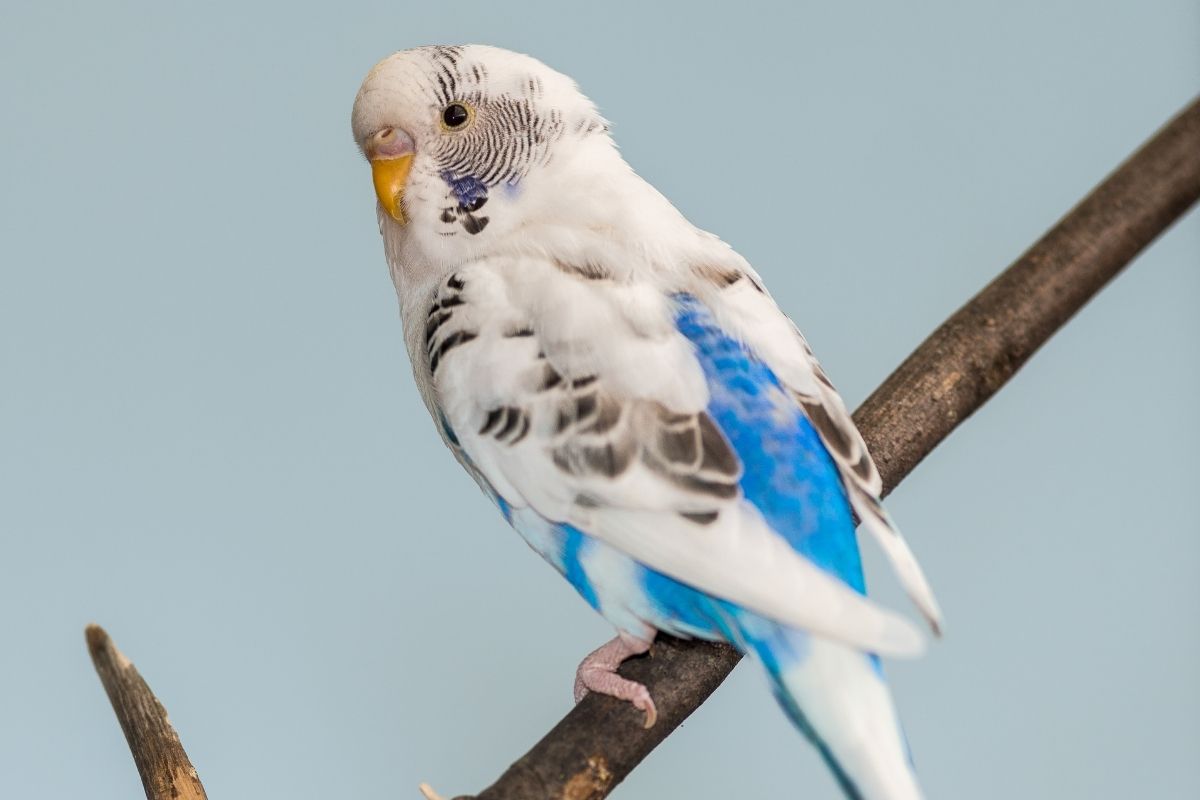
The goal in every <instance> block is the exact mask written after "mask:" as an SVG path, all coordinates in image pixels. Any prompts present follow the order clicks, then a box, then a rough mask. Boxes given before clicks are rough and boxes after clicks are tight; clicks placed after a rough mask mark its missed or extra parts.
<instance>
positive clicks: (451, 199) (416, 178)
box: [352, 45, 631, 264]
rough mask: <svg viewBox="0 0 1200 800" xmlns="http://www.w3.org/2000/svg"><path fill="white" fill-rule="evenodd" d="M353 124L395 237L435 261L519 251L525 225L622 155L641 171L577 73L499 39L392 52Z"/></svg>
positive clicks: (373, 77)
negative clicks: (515, 241) (516, 237)
mask: <svg viewBox="0 0 1200 800" xmlns="http://www.w3.org/2000/svg"><path fill="white" fill-rule="evenodd" d="M352 123H353V129H354V138H355V141H356V142H357V143H358V145H359V147H360V148H362V151H363V154H364V155H365V156H366V157H367V158H368V160H370V162H371V169H372V173H373V177H374V182H375V191H376V194H377V196H378V198H379V204H380V209H381V215H380V216H381V226H382V229H383V233H384V237H385V239H396V240H399V241H401V242H403V245H404V248H403V249H404V250H405V251H407V252H410V253H411V252H413V247H414V245H415V247H416V250H417V252H419V253H420V256H421V257H422V258H423V259H425V260H427V261H430V262H436V263H441V264H454V263H460V262H461V261H463V260H465V259H467V258H471V257H477V256H481V255H489V254H491V253H493V252H499V251H501V250H510V249H511V244H512V242H511V239H512V234H513V233H514V232H516V231H526V232H527V230H528V226H529V223H530V220H533V219H537V220H539V221H541V222H545V221H547V220H549V219H553V218H555V217H556V216H558V215H559V214H561V212H562V211H563V207H564V205H565V204H564V202H563V201H564V198H565V197H569V196H571V195H573V194H577V193H580V192H586V191H587V190H588V184H589V182H590V178H594V177H595V176H596V175H598V174H604V173H612V172H613V170H612V167H613V162H614V161H615V162H616V163H618V164H620V165H621V168H620V169H618V170H616V172H617V173H618V174H620V173H623V174H626V175H629V174H631V173H629V170H628V168H627V167H624V162H622V161H621V160H620V157H619V156H618V155H617V154H616V150H615V148H614V147H613V145H612V140H611V138H610V137H609V134H608V124H607V123H606V122H605V121H604V119H603V118H602V117H601V116H600V115H599V113H598V112H597V110H596V107H595V105H593V104H592V102H591V101H590V100H588V99H587V98H586V97H585V96H584V95H583V94H582V93H581V92H580V91H579V89H578V88H577V87H576V85H575V83H574V82H573V81H572V80H571V79H570V78H568V77H567V76H565V75H563V74H561V73H559V72H556V71H554V70H552V69H550V68H549V67H547V66H546V65H545V64H542V63H541V62H539V61H537V60H536V59H533V58H531V57H529V56H525V55H521V54H519V53H513V52H509V51H507V50H501V49H499V48H495V47H487V46H483V45H465V46H461V47H442V46H436V47H420V48H416V49H413V50H404V51H401V52H399V53H396V54H394V55H392V56H389V57H388V58H386V59H384V60H383V61H381V62H379V64H377V65H376V66H375V67H374V68H373V69H372V70H371V72H370V74H368V75H367V77H366V80H364V81H363V84H362V88H361V89H360V90H359V92H358V97H357V98H356V99H355V102H354V112H353V116H352ZM564 180H565V181H566V183H565V184H564Z"/></svg>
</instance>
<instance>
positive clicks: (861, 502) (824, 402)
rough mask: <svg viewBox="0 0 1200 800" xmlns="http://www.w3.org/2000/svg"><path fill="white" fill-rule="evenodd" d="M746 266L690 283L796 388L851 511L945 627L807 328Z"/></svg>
mask: <svg viewBox="0 0 1200 800" xmlns="http://www.w3.org/2000/svg"><path fill="white" fill-rule="evenodd" d="M744 270H745V271H744V273H743V278H744V279H743V280H736V279H731V276H732V274H734V270H733V268H728V269H726V270H725V272H724V273H723V274H722V276H721V278H720V279H719V280H717V279H715V278H714V277H713V276H712V275H711V271H706V270H697V271H696V274H695V281H694V283H693V285H692V286H691V287H690V288H691V289H692V290H693V291H694V292H695V293H696V294H697V296H699V297H701V298H702V299H703V300H704V302H705V303H706V304H707V305H708V306H709V307H710V308H712V310H713V312H714V314H715V315H716V316H717V318H718V319H719V320H720V321H721V324H722V325H723V326H724V327H725V328H726V329H727V330H729V331H730V333H731V334H732V335H734V336H737V337H738V338H740V339H741V340H742V341H743V342H744V343H745V344H746V345H747V346H748V347H749V348H750V349H751V350H752V351H754V352H755V353H757V354H758V355H759V357H760V358H762V360H763V361H764V363H766V365H767V366H768V367H770V368H771V369H772V370H773V371H774V372H775V374H776V375H778V376H779V378H780V379H781V380H782V381H783V382H784V384H786V385H787V387H788V388H789V389H790V390H791V392H792V394H793V395H794V396H795V398H796V401H797V402H798V403H799V404H800V406H801V407H802V408H803V409H804V412H805V414H806V415H807V416H808V419H809V421H810V422H812V424H813V427H814V428H815V429H816V431H817V433H818V434H819V435H820V437H821V441H822V442H824V444H825V447H826V448H827V449H828V451H829V453H830V455H831V456H833V459H834V461H835V463H836V464H837V466H838V471H839V472H840V473H841V476H842V481H843V484H844V485H845V487H846V493H847V496H848V497H849V499H850V504H851V507H852V508H853V510H854V513H855V514H856V515H857V516H858V518H859V519H860V520H861V521H862V524H863V527H864V528H865V529H866V530H867V532H868V533H869V534H870V535H871V537H872V538H873V539H875V541H876V542H877V543H878V544H879V546H880V549H882V550H883V552H884V555H885V556H886V557H887V559H888V561H889V563H890V564H891V565H892V569H893V570H894V571H895V573H896V575H897V578H898V579H899V580H900V584H901V586H903V587H904V590H905V592H906V593H907V594H908V596H909V598H910V599H911V600H912V601H913V603H914V604H915V605H916V606H917V608H918V609H919V610H920V611H921V614H922V616H924V617H925V619H926V621H927V622H928V623H929V626H930V628H931V629H932V630H933V632H934V633H935V634H938V635H940V633H941V630H942V612H941V609H940V607H939V605H938V602H937V599H936V598H935V597H934V594H933V590H932V588H931V587H930V585H929V581H928V580H927V579H926V577H925V573H924V571H923V570H922V569H921V566H920V564H919V563H918V562H917V559H916V556H914V555H913V552H912V550H911V549H910V548H909V546H908V543H907V542H906V541H905V539H904V537H903V536H901V534H900V531H899V529H897V527H896V525H895V523H894V522H893V521H892V519H891V517H890V516H889V515H888V514H887V512H886V511H885V510H884V508H883V506H882V505H881V503H880V495H881V494H882V492H883V481H882V479H881V478H880V476H879V470H878V469H877V468H876V466H875V462H874V460H873V459H872V458H871V455H870V453H869V452H868V451H867V444H866V442H865V441H864V440H863V438H862V434H861V433H859V431H858V428H857V427H856V426H855V424H854V420H853V418H852V417H851V416H850V412H849V411H848V410H847V408H846V405H845V403H844V402H843V401H842V398H841V396H840V395H839V394H838V393H837V390H836V389H834V387H833V383H832V382H831V381H830V380H829V378H828V377H827V376H826V374H825V371H824V370H823V369H822V368H821V365H820V363H818V361H817V359H816V356H815V355H813V351H812V348H810V347H809V346H808V342H807V341H805V339H804V337H803V335H801V333H800V331H799V330H798V329H797V328H796V326H795V325H794V324H793V323H792V322H791V320H789V319H788V318H787V316H785V315H784V313H783V312H782V311H781V310H780V309H779V307H778V306H777V305H776V304H775V301H774V300H772V299H771V297H770V295H769V294H767V293H766V291H765V290H764V289H763V288H762V284H761V283H760V282H759V280H758V277H757V276H756V275H754V273H753V272H752V271H750V270H749V268H744Z"/></svg>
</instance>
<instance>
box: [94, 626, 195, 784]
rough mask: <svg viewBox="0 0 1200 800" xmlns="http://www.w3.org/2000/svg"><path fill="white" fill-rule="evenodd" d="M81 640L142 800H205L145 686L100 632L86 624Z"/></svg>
mask: <svg viewBox="0 0 1200 800" xmlns="http://www.w3.org/2000/svg"><path fill="white" fill-rule="evenodd" d="M85 635H86V637H87V644H88V652H89V653H91V656H92V664H94V665H95V667H96V674H97V675H99V676H100V683H101V684H103V685H104V691H105V692H107V693H108V699H109V700H110V701H111V702H112V707H113V711H115V712H116V714H117V720H118V721H119V722H120V723H121V730H123V731H125V739H126V741H128V742H129V750H130V751H131V752H132V753H133V760H134V763H135V764H137V768H138V773H139V774H140V775H141V776H142V787H143V788H145V790H146V799H147V800H206V798H207V795H206V794H205V793H204V787H203V786H201V785H200V777H199V776H198V775H197V774H196V770H195V768H194V767H193V766H192V762H191V761H189V760H188V757H187V753H185V752H184V751H183V745H182V744H180V742H179V736H178V735H177V734H176V733H175V729H174V728H172V727H171V722H170V720H168V719H167V710H166V709H165V708H163V706H162V703H160V702H158V698H156V697H155V696H154V693H153V692H152V691H150V687H149V686H147V685H146V681H145V680H143V679H142V676H141V675H139V674H138V671H137V669H136V668H135V667H134V666H133V664H132V663H131V662H130V661H129V659H127V658H126V657H125V656H124V655H123V654H122V653H121V651H120V650H118V649H117V646H116V645H115V644H113V642H112V639H110V638H109V637H108V634H107V633H105V631H104V629H103V628H101V627H100V626H99V625H89V626H88V627H87V631H86V633H85Z"/></svg>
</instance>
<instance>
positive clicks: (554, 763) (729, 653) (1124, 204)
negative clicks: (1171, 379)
mask: <svg viewBox="0 0 1200 800" xmlns="http://www.w3.org/2000/svg"><path fill="white" fill-rule="evenodd" d="M1198 198H1200V100H1197V101H1195V102H1193V103H1192V104H1191V105H1190V106H1188V107H1187V108H1186V109H1184V111H1183V112H1181V113H1180V114H1179V115H1178V116H1177V117H1175V119H1173V120H1172V121H1171V122H1170V123H1168V124H1167V125H1166V126H1165V127H1164V128H1162V129H1161V130H1160V131H1159V132H1158V133H1157V134H1156V135H1155V136H1154V137H1153V138H1152V139H1151V140H1150V141H1148V142H1147V143H1146V144H1145V145H1143V146H1142V148H1141V149H1140V150H1138V152H1137V153H1135V154H1134V155H1133V156H1132V157H1131V158H1130V159H1129V160H1127V161H1126V162H1125V163H1124V164H1122V165H1121V166H1120V167H1119V168H1118V169H1117V170H1116V172H1114V173H1113V174H1112V175H1110V176H1109V177H1108V178H1107V179H1106V180H1105V181H1104V182H1103V183H1102V184H1100V185H1099V186H1098V187H1096V189H1095V190H1093V191H1092V193H1091V194H1089V195H1088V196H1087V197H1086V198H1085V199H1084V200H1083V202H1081V203H1080V204H1079V205H1077V206H1076V207H1075V208H1074V209H1073V210H1072V211H1071V212H1070V213H1068V214H1067V215H1066V216H1065V217H1064V218H1063V219H1062V220H1061V221H1060V222H1059V223H1058V224H1057V225H1055V226H1054V227H1053V228H1052V229H1051V230H1050V231H1049V232H1048V233H1047V234H1046V235H1045V236H1043V237H1042V238H1041V239H1040V240H1039V241H1038V242H1037V243H1036V244H1034V245H1033V247H1031V248H1029V250H1028V251H1026V252H1025V254H1024V255H1022V256H1021V257H1020V258H1019V259H1017V261H1016V263H1014V264H1013V265H1012V266H1011V267H1009V268H1008V269H1007V270H1005V271H1004V272H1003V273H1002V274H1001V275H1000V276H999V277H998V278H996V279H995V280H994V281H992V283H991V284H989V285H988V286H987V287H986V288H985V289H984V290H983V291H982V292H980V293H979V294H978V295H976V296H975V297H974V298H973V299H972V300H971V301H970V302H968V303H967V304H966V305H965V306H963V307H962V308H961V309H960V310H959V311H958V312H957V313H955V314H954V316H952V317H951V318H950V319H948V320H947V321H946V322H945V323H944V324H943V325H942V326H941V327H939V328H938V329H937V330H936V331H934V332H933V334H932V335H930V337H929V338H928V339H926V340H925V341H924V342H923V343H922V344H921V346H920V347H918V348H917V349H916V351H914V352H913V354H912V355H910V356H909V357H908V359H906V360H905V362H904V363H903V364H901V365H900V367H899V368H898V369H897V370H896V371H895V372H893V373H892V375H891V376H890V377H889V378H888V379H887V380H886V381H884V383H883V385H882V386H880V387H879V389H877V390H876V391H875V393H874V394H872V395H871V396H870V397H869V398H867V401H866V402H865V403H864V404H863V405H862V407H861V408H860V409H859V410H858V412H857V413H856V414H855V415H854V420H855V422H856V423H857V424H858V426H859V428H860V429H861V430H862V432H863V435H864V436H865V437H866V440H867V443H868V444H869V445H870V449H871V453H872V454H873V455H874V457H875V460H876V462H877V463H878V465H879V471H880V472H881V473H882V475H883V480H884V485H885V487H886V490H887V491H890V490H891V489H892V488H894V487H895V486H896V484H898V483H899V482H900V480H901V479H902V478H904V477H905V476H906V475H908V473H909V472H911V471H912V469H913V468H914V467H915V466H916V465H917V464H918V463H920V461H921V459H923V458H924V457H925V456H926V455H928V453H929V452H930V451H931V450H932V449H933V448H934V447H935V446H936V445H937V444H938V443H939V442H940V441H941V440H942V439H944V438H946V436H948V435H949V434H950V432H951V431H953V430H954V429H955V428H956V427H957V426H958V425H959V424H960V423H961V422H962V421H963V420H964V419H966V418H967V417H969V416H970V415H971V414H972V413H973V412H974V411H975V410H976V409H978V408H979V407H980V406H981V405H983V403H984V402H986V401H987V400H988V398H990V397H991V396H992V395H993V394H995V393H996V391H997V390H998V389H999V388H1000V387H1001V386H1003V385H1004V384H1005V382H1007V381H1008V379H1009V378H1011V377H1012V376H1013V374H1014V373H1015V372H1016V371H1017V370H1018V369H1019V368H1020V367H1021V365H1022V364H1024V363H1025V361H1026V360H1028V358H1029V357H1030V356H1031V355H1033V353H1034V352H1035V351H1036V350H1037V349H1038V347H1040V346H1041V345H1042V344H1043V343H1045V341H1046V340H1047V339H1049V338H1050V336H1051V334H1053V333H1054V332H1055V331H1056V330H1058V329H1059V328H1060V327H1061V326H1062V325H1063V324H1064V323H1065V322H1066V321H1067V320H1068V319H1070V318H1071V316H1072V315H1074V314H1075V312H1077V311H1078V310H1079V309H1080V308H1082V307H1083V305H1084V304H1085V303H1087V301H1088V300H1089V299H1091V298H1092V297H1093V296H1094V295H1095V294H1096V293H1097V292H1099V291H1100V289H1102V288H1103V287H1104V286H1105V284H1107V283H1108V282H1109V281H1110V280H1112V278H1113V277H1114V276H1115V275H1116V274H1117V273H1118V272H1120V271H1121V269H1122V268H1123V267H1124V266H1125V265H1126V264H1128V263H1129V262H1130V261H1131V260H1132V259H1133V258H1134V257H1135V256H1136V255H1137V254H1138V253H1139V252H1141V250H1142V249H1143V248H1145V247H1146V246H1147V245H1148V244H1150V242H1152V241H1153V240H1154V239H1155V238H1156V237H1157V236H1158V235H1159V234H1161V233H1162V232H1163V231H1164V230H1166V229H1167V228H1168V227H1170V225H1171V224H1172V223H1173V222H1175V221H1176V220H1177V219H1178V218H1179V217H1181V216H1182V215H1183V213H1184V212H1185V211H1186V210H1187V209H1188V208H1189V207H1191V205H1192V204H1194V203H1195V202H1196V200H1197V199H1198ZM738 660H739V656H738V654H737V653H736V652H734V651H733V650H732V649H731V648H729V647H727V646H724V645H715V644H707V643H702V642H681V641H678V640H675V639H670V638H668V637H663V636H660V637H659V639H658V641H657V642H656V643H655V645H654V649H653V657H652V658H639V659H633V660H631V661H628V662H626V663H625V665H624V666H622V668H621V674H622V675H625V676H626V677H628V678H631V679H633V680H635V681H638V682H640V683H644V684H645V685H646V686H647V687H648V688H649V689H650V693H651V694H652V695H653V696H654V701H655V704H656V706H657V707H658V723H657V724H656V725H655V726H654V727H653V728H651V729H649V730H645V729H643V728H642V726H641V714H640V712H637V711H635V710H634V709H633V708H632V707H631V706H630V705H628V704H627V703H620V702H618V701H616V700H613V699H612V698H609V697H605V696H602V695H599V694H596V693H592V694H589V695H588V696H587V697H586V698H584V700H583V701H582V702H580V703H579V704H578V705H576V706H575V708H573V709H572V710H571V712H570V713H568V714H567V716H566V717H564V718H563V719H562V721H561V722H559V723H558V724H557V725H556V726H554V728H553V729H552V730H551V731H550V732H549V733H548V734H546V736H545V737H544V738H543V739H542V740H541V741H540V742H538V743H537V744H535V745H534V746H533V749H531V750H530V751H529V752H528V753H526V754H525V755H524V756H522V757H521V758H520V759H519V760H518V761H517V762H516V763H515V764H513V765H512V766H511V767H509V769H508V770H507V771H506V772H505V773H504V774H503V775H501V776H500V778H499V780H497V781H496V782H495V783H494V784H492V785H491V786H490V787H488V788H487V789H485V790H484V791H483V792H482V793H480V794H479V795H478V797H477V798H476V800H540V799H541V798H545V799H546V800H551V798H571V800H599V799H600V798H603V797H605V796H606V795H608V793H609V792H610V791H612V789H613V787H615V786H616V785H617V784H618V783H620V782H621V781H622V780H623V779H624V778H625V776H626V775H628V774H629V773H630V771H631V770H633V768H634V767H636V766H637V765H638V764H639V763H640V762H641V761H642V759H644V758H645V757H646V756H647V755H648V754H649V753H650V751H651V750H653V749H654V748H655V747H656V746H657V745H658V743H659V742H661V741H662V740H663V739H665V738H666V737H667V736H668V735H669V734H670V733H671V731H673V730H674V729H675V728H676V727H677V726H678V725H679V723H681V722H682V721H683V720H684V719H685V718H687V716H688V715H689V714H691V713H692V712H693V711H695V710H696V709H697V708H698V707H699V706H700V704H701V703H703V702H704V701H705V700H706V699H707V698H708V696H709V695H710V694H712V692H713V691H714V690H715V689H716V688H717V686H718V685H720V683H721V681H722V680H724V679H725V677H726V676H727V675H728V674H729V672H730V671H731V670H732V669H733V667H734V666H735V665H736V664H737V662H738ZM459 800H469V798H459Z"/></svg>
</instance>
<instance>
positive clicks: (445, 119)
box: [442, 103, 471, 131]
mask: <svg viewBox="0 0 1200 800" xmlns="http://www.w3.org/2000/svg"><path fill="white" fill-rule="evenodd" d="M470 121H471V109H470V108H469V107H468V106H465V105H463V104H462V103H451V104H450V105H448V106H446V108H445V109H443V110H442V125H443V126H445V128H446V130H448V131H458V130H462V129H463V128H465V127H466V126H467V123H468V122H470Z"/></svg>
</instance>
